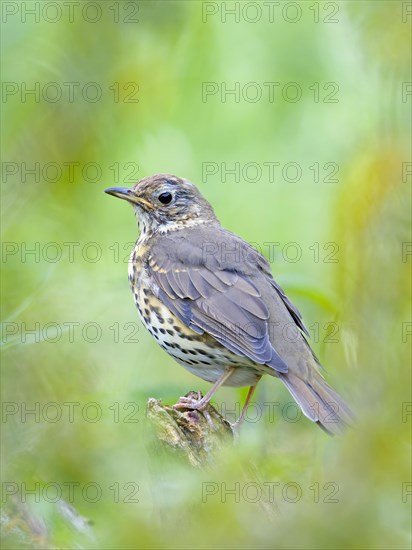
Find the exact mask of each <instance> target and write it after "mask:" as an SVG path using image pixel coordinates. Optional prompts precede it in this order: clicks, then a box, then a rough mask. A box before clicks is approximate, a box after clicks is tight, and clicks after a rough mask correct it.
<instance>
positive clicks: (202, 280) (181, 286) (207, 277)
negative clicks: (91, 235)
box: [148, 248, 288, 372]
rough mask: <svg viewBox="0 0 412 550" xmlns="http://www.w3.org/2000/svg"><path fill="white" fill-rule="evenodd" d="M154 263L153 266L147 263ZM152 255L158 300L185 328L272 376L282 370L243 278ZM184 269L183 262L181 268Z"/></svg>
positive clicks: (262, 312) (259, 304)
mask: <svg viewBox="0 0 412 550" xmlns="http://www.w3.org/2000/svg"><path fill="white" fill-rule="evenodd" d="M154 257H155V258H156V261H155V260H154V259H153V258H154ZM179 260H180V258H179V257H177V258H175V259H173V258H172V251H171V249H170V248H169V251H168V253H167V254H159V253H157V254H153V255H152V256H151V258H150V260H149V264H148V265H149V269H150V271H151V276H152V277H153V279H154V281H155V282H156V285H157V286H158V288H159V297H160V299H162V301H163V302H164V303H165V304H166V305H167V306H168V307H169V309H170V310H171V311H172V312H173V313H174V314H175V315H177V317H179V318H180V319H181V320H182V321H183V322H184V323H185V324H186V325H187V326H189V327H191V328H192V329H193V330H195V331H196V332H198V333H202V332H207V333H209V334H210V335H211V336H213V337H214V338H215V339H216V340H217V341H218V342H220V343H221V344H223V345H224V346H225V347H226V348H228V349H229V350H231V351H233V352H234V353H236V354H238V355H240V356H245V357H248V358H249V359H252V360H253V361H255V362H256V363H259V364H262V365H263V364H266V365H268V366H270V367H272V368H273V369H274V370H276V371H278V372H287V370H288V368H287V365H286V364H285V363H284V361H283V360H282V359H281V358H280V356H279V355H278V353H277V352H276V350H275V348H274V347H273V346H272V344H271V342H270V340H269V330H268V323H267V320H268V318H269V312H268V310H267V307H266V305H265V303H264V302H263V300H262V298H261V294H260V292H259V290H258V289H257V288H256V286H255V285H254V284H253V283H252V282H251V281H250V280H249V279H248V277H247V275H245V274H242V273H236V272H233V271H230V270H228V269H218V267H217V266H216V269H213V270H212V269H211V268H210V267H209V266H207V265H194V266H193V267H188V266H187V265H185V263H184V262H183V261H181V260H180V261H179ZM186 264H187V263H186Z"/></svg>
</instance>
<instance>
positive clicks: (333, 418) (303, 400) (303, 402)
mask: <svg viewBox="0 0 412 550" xmlns="http://www.w3.org/2000/svg"><path fill="white" fill-rule="evenodd" d="M278 376H279V378H280V379H281V380H282V382H283V383H284V384H285V386H286V387H287V389H288V390H289V391H290V393H291V394H292V396H293V398H294V399H295V401H296V402H297V404H298V405H299V406H300V408H301V409H302V412H303V414H304V415H305V416H307V417H308V418H310V420H312V421H313V422H316V423H317V424H319V426H320V427H321V428H323V429H324V430H325V431H326V432H328V433H329V434H331V435H335V434H339V433H342V432H343V431H344V429H345V427H346V426H350V425H353V422H354V420H355V415H354V413H353V412H352V411H351V409H350V407H349V405H348V404H347V403H346V402H345V401H344V400H343V399H342V397H341V396H340V395H338V394H337V393H336V392H335V391H334V390H333V389H332V388H331V387H330V386H329V385H328V384H327V383H326V381H325V380H324V379H323V378H322V376H321V375H320V374H318V373H316V374H314V376H313V377H312V380H310V381H305V380H302V379H301V378H299V377H298V376H296V375H295V374H293V373H291V372H288V373H285V374H282V373H278Z"/></svg>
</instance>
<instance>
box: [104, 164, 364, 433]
mask: <svg viewBox="0 0 412 550" xmlns="http://www.w3.org/2000/svg"><path fill="white" fill-rule="evenodd" d="M105 192H106V193H108V194H109V195H112V196H114V197H117V198H120V199H123V200H125V201H127V202H128V203H130V204H131V205H132V207H133V210H134V214H135V216H136V218H137V224H138V227H139V230H140V231H139V236H138V239H137V241H136V244H135V246H134V248H133V250H132V253H131V255H130V260H129V264H128V276H129V282H130V287H131V290H132V292H133V297H134V301H135V304H136V306H137V310H138V312H139V315H140V318H141V320H142V322H143V324H144V325H145V327H146V328H147V329H148V331H149V332H150V334H151V335H152V336H153V337H154V338H155V339H156V341H157V342H158V344H159V345H160V346H161V347H162V348H163V349H164V350H165V351H166V352H167V353H168V354H169V355H170V356H171V357H173V358H174V359H175V360H176V361H177V362H178V363H179V364H180V365H182V366H183V367H184V368H185V369H186V370H188V371H189V372H191V373H192V374H194V375H196V376H198V377H200V378H202V379H203V380H206V381H207V382H209V383H212V384H213V385H212V387H211V388H210V390H209V391H208V392H207V393H206V395H205V396H202V394H201V393H200V392H199V393H198V394H197V396H195V397H194V396H193V392H191V393H190V394H188V395H187V396H183V397H181V398H180V399H179V401H178V402H177V403H176V404H175V405H174V406H175V407H176V408H177V409H179V408H180V409H192V410H199V411H205V409H206V408H207V406H208V404H209V402H210V400H211V398H212V397H213V396H214V395H215V393H216V392H217V390H218V389H219V388H220V387H221V386H223V385H225V386H232V387H249V391H248V394H247V397H246V401H245V404H244V406H243V409H242V412H241V415H240V417H239V419H238V420H237V422H236V423H235V424H237V425H240V424H241V423H242V422H243V420H244V418H245V411H246V409H247V407H248V405H249V403H250V402H251V399H252V396H253V394H254V392H255V389H256V386H257V384H258V382H259V380H260V379H261V378H262V376H263V375H269V376H272V377H275V378H277V379H279V380H280V381H281V382H282V383H283V384H284V385H285V386H286V388H287V389H288V390H289V392H290V394H291V395H292V397H293V398H294V399H295V401H296V403H297V404H298V405H299V407H300V408H301V410H302V412H303V414H304V415H305V416H306V417H308V418H309V419H310V420H312V421H313V422H315V423H317V424H318V425H319V426H320V427H321V428H323V429H324V430H325V431H326V432H327V433H329V434H331V435H335V434H337V433H342V432H343V431H344V429H345V428H346V427H347V426H351V425H352V424H353V419H354V414H353V412H352V410H351V408H350V407H349V405H348V404H347V403H346V401H345V400H344V399H343V398H342V397H341V396H340V395H339V394H338V393H337V392H336V391H335V390H334V389H332V387H331V386H330V385H329V384H328V383H327V382H326V380H325V378H324V376H323V372H322V370H323V367H322V366H321V364H320V362H319V360H318V358H317V357H316V355H315V353H314V352H313V350H312V349H311V347H310V344H309V333H308V331H307V329H306V327H305V325H304V323H303V320H302V316H301V314H300V313H299V311H298V309H297V308H296V307H295V306H294V305H293V304H292V302H291V301H290V300H289V298H288V297H287V296H286V294H285V292H284V291H283V290H282V288H281V287H280V286H279V284H278V283H277V282H276V281H275V280H274V278H273V276H272V273H271V268H270V265H269V263H268V261H267V260H266V259H265V257H264V256H263V255H262V254H261V253H260V252H258V251H257V250H256V249H255V248H254V247H252V246H251V245H250V244H248V243H247V242H246V241H244V240H243V239H242V238H241V237H239V236H238V235H236V234H235V233H232V232H231V231H229V230H227V229H225V228H224V227H223V226H222V225H221V224H220V222H219V220H218V218H217V217H216V215H215V212H214V210H213V208H212V206H211V204H210V203H209V202H208V201H207V200H206V199H205V198H204V197H203V195H202V194H201V193H200V191H199V190H198V188H197V187H196V186H195V185H194V184H193V183H192V182H191V181H189V180H188V179H184V178H180V177H177V176H175V175H172V174H156V175H153V176H150V177H146V178H143V179H141V180H140V181H139V182H137V183H136V184H135V185H134V186H133V187H131V188H125V187H111V188H108V189H105Z"/></svg>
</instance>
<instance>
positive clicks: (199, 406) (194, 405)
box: [173, 367, 236, 411]
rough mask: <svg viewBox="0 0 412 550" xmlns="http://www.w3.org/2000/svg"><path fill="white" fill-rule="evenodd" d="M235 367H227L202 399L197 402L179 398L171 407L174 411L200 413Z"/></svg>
mask: <svg viewBox="0 0 412 550" xmlns="http://www.w3.org/2000/svg"><path fill="white" fill-rule="evenodd" d="M235 368H236V367H228V368H227V369H226V370H225V372H224V373H223V374H222V376H221V377H220V378H218V379H217V381H216V382H215V383H214V384H213V386H212V387H211V388H210V390H209V391H208V392H207V394H206V395H205V396H204V397H202V399H200V400H197V399H193V397H181V398H180V399H179V401H178V403H176V405H173V408H174V409H196V410H198V411H201V410H203V409H205V408H206V407H207V405H208V403H209V401H210V400H211V399H212V397H213V396H214V395H215V393H216V392H217V390H218V389H219V388H220V386H222V385H223V384H224V383H225V382H226V380H227V379H228V378H229V377H230V376H231V375H232V374H233V371H234V370H235Z"/></svg>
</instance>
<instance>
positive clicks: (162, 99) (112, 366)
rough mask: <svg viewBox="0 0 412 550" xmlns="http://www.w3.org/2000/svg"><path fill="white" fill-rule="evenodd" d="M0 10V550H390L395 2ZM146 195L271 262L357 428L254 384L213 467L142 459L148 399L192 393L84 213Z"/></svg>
mask: <svg viewBox="0 0 412 550" xmlns="http://www.w3.org/2000/svg"><path fill="white" fill-rule="evenodd" d="M36 6H37V7H36ZM2 9H3V24H2V26H3V38H2V45H3V74H2V77H3V99H2V121H3V125H2V127H3V129H2V137H3V140H2V158H3V163H2V239H3V245H2V301H3V308H2V330H3V333H2V365H1V366H2V402H3V418H2V440H3V445H2V480H3V482H4V483H3V486H2V489H3V495H2V500H3V505H4V526H3V547H4V548H33V547H37V548H49V547H50V548H55V547H56V548H74V547H77V548H252V547H253V548H385V549H387V548H410V545H411V539H410V534H411V515H410V504H411V500H412V495H411V491H412V486H411V454H410V436H411V425H412V416H411V412H412V409H411V404H410V403H411V401H412V399H411V353H410V344H411V339H412V336H411V326H412V325H411V314H410V265H411V252H412V249H411V245H410V244H408V243H410V242H411V241H412V237H411V233H410V205H411V195H410V183H411V175H410V173H411V164H410V163H411V158H410V146H411V139H410V137H411V127H410V107H411V95H410V91H411V85H410V81H411V80H412V78H411V72H410V63H411V55H410V42H411V27H410V23H411V20H412V15H410V12H411V6H410V2H397V1H388V2H385V1H380V2H368V1H358V2H357V1H354V2H313V1H308V2H304V1H302V2H280V3H267V2H260V3H258V2H223V3H221V2H198V1H176V2H175V1H164V2H157V1H152V2H110V1H108V2H104V1H101V2H82V3H81V4H80V3H79V5H77V3H71V2H61V3H60V2H59V3H57V2H47V1H43V2H3V5H2ZM231 11H232V13H231ZM408 82H409V84H408ZM70 83H71V84H70ZM236 83H238V84H236ZM265 83H266V84H265ZM268 83H277V84H268ZM30 90H32V93H30ZM225 90H226V92H227V91H229V92H230V90H232V91H234V93H232V94H230V93H225ZM249 163H252V164H249ZM274 163H276V164H274ZM270 167H272V169H273V173H271V172H270V170H269V169H270ZM230 170H232V172H230ZM158 172H168V173H174V174H177V175H180V176H184V177H187V178H189V179H190V180H191V181H193V182H195V183H196V184H198V186H199V188H200V189H201V191H202V193H203V194H204V195H205V196H206V197H207V198H208V199H209V200H210V202H211V203H212V204H213V206H214V208H215V211H216V213H217V215H218V216H219V218H220V219H221V221H222V223H223V225H225V226H226V227H228V228H229V229H231V230H232V231H234V232H236V233H238V234H240V235H241V236H243V237H244V238H245V239H246V240H248V241H249V242H253V243H255V246H258V247H260V248H261V250H262V252H263V253H265V254H266V256H267V257H269V252H270V250H272V251H274V254H271V257H269V259H270V261H271V264H272V268H273V272H274V275H275V278H276V279H277V280H278V282H279V283H280V284H281V285H282V286H283V288H284V289H285V290H286V292H287V293H288V295H289V296H290V298H291V299H292V300H293V301H294V302H295V303H296V304H297V305H298V307H299V309H300V310H301V312H302V314H303V316H304V319H305V321H306V324H307V325H308V326H309V327H311V328H310V332H311V335H312V341H313V347H314V349H315V350H316V352H317V354H318V355H319V357H320V359H321V361H322V363H323V364H324V365H325V367H326V369H327V371H328V380H329V381H330V383H331V384H332V385H333V386H334V387H335V388H337V389H338V390H339V392H340V393H342V394H343V395H344V396H346V398H347V400H348V401H349V402H350V403H351V404H352V406H353V408H354V409H355V410H356V412H357V415H358V417H359V419H358V424H357V427H356V429H354V430H350V431H349V432H348V433H347V434H345V435H344V436H343V437H340V438H329V437H328V436H326V435H325V434H324V433H323V432H321V430H319V429H318V428H316V427H315V426H314V425H312V424H311V423H310V422H309V421H307V420H306V419H304V418H299V416H297V415H296V409H293V408H290V403H291V397H290V396H289V395H288V394H287V392H286V391H285V390H284V388H282V387H281V385H280V384H279V383H277V382H276V381H275V380H264V381H262V383H261V385H260V387H259V390H258V392H257V396H256V400H257V402H258V403H260V405H261V407H260V409H258V412H259V411H260V413H261V414H258V416H260V418H258V421H256V422H253V415H252V413H251V418H250V422H248V423H247V424H246V425H245V427H244V430H243V432H242V434H241V437H240V439H239V441H238V443H237V445H236V446H235V447H234V448H233V449H225V450H224V451H222V457H221V461H218V463H216V464H214V465H213V466H211V467H210V468H208V469H206V470H203V471H193V470H191V469H190V468H189V467H187V466H186V467H185V466H184V465H182V464H180V463H176V462H175V461H171V460H167V459H165V458H164V457H163V458H161V457H158V456H154V455H153V452H151V450H150V447H148V446H147V443H146V441H147V432H148V428H147V426H146V424H145V416H144V410H145V403H146V400H147V398H148V397H150V396H153V397H156V398H161V399H163V401H164V402H166V403H173V402H175V401H176V400H177V398H178V397H179V396H180V395H183V394H185V393H186V392H187V391H189V390H190V389H196V390H197V389H200V390H202V391H203V392H205V391H207V388H208V387H209V386H208V384H207V383H205V382H203V381H201V380H200V379H196V378H195V377H193V376H192V375H190V374H189V373H187V372H186V371H185V370H184V369H182V368H181V367H180V366H179V365H177V363H174V362H173V361H172V359H170V358H169V357H168V356H167V355H166V354H165V353H164V352H163V351H162V350H161V349H160V348H158V347H157V346H156V345H155V343H154V341H152V339H151V337H150V335H149V334H148V333H146V332H145V331H144V329H143V327H142V326H141V325H140V321H139V319H138V317H137V312H136V311H135V306H134V304H133V300H132V296H131V293H130V291H129V288H128V281H127V256H128V254H129V252H130V250H131V247H132V243H133V242H134V241H135V239H136V238H137V228H136V224H135V220H134V217H133V215H132V212H131V209H130V208H129V207H127V206H126V205H125V204H124V203H121V201H115V200H113V199H112V198H111V197H108V196H107V195H105V194H104V193H103V189H104V188H106V187H108V186H112V185H126V186H130V185H132V183H133V182H135V181H137V180H138V179H140V178H142V177H145V176H147V175H151V174H154V173H158ZM265 243H266V244H265ZM267 243H272V244H271V245H269V244H267ZM30 251H31V253H30ZM328 323H333V324H328ZM332 329H333V335H332V336H331V330H332ZM244 396H245V390H243V389H242V390H235V389H230V388H225V389H223V390H221V391H220V392H219V393H218V395H217V397H216V403H217V405H219V406H220V407H222V408H226V409H233V408H234V407H236V403H238V402H240V401H241V400H242V399H243V398H244ZM69 403H72V405H68V404H69ZM93 403H94V405H93ZM265 403H266V404H267V403H271V404H272V409H273V410H274V411H275V414H274V415H270V414H269V405H265ZM276 403H277V404H276ZM29 409H32V410H34V413H33V414H26V413H27V410H29ZM254 411H256V409H254ZM60 415H61V416H60ZM295 419H296V421H294V420H295ZM248 483H249V484H251V485H247V484H248ZM88 484H90V485H88ZM265 484H266V485H265ZM268 484H272V486H273V487H274V493H273V495H272V496H274V500H275V501H276V504H275V505H272V506H271V505H268V503H267V502H266V501H267V500H268V499H267V495H266V496H265V494H266V493H265V488H267V487H268V486H269V485H268ZM70 488H71V489H70ZM30 490H32V493H31V494H29V492H28V491H30ZM230 490H232V491H234V493H233V492H232V493H230ZM249 490H250V492H248V491H249ZM59 491H61V497H62V498H63V499H64V500H65V502H68V503H70V504H71V505H72V506H73V511H72V512H70V511H69V510H68V509H67V508H64V510H65V514H66V519H64V517H63V516H62V514H61V513H60V512H59V508H58V504H57V503H56V502H53V500H57V498H58V497H59ZM99 491H100V494H99ZM228 491H229V492H228ZM254 491H255V492H254ZM259 491H261V492H262V494H260V493H259ZM13 493H15V494H13ZM212 493H214V494H212ZM256 495H257V496H256ZM54 496H56V498H54ZM254 501H256V502H254ZM70 514H72V515H71V520H68V519H67V516H70ZM76 514H78V516H77V515H76ZM63 515H64V514H63ZM81 518H86V519H87V521H88V522H89V523H90V524H89V523H88V524H86V523H84V521H83V520H82V519H81ZM76 525H77V528H76Z"/></svg>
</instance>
